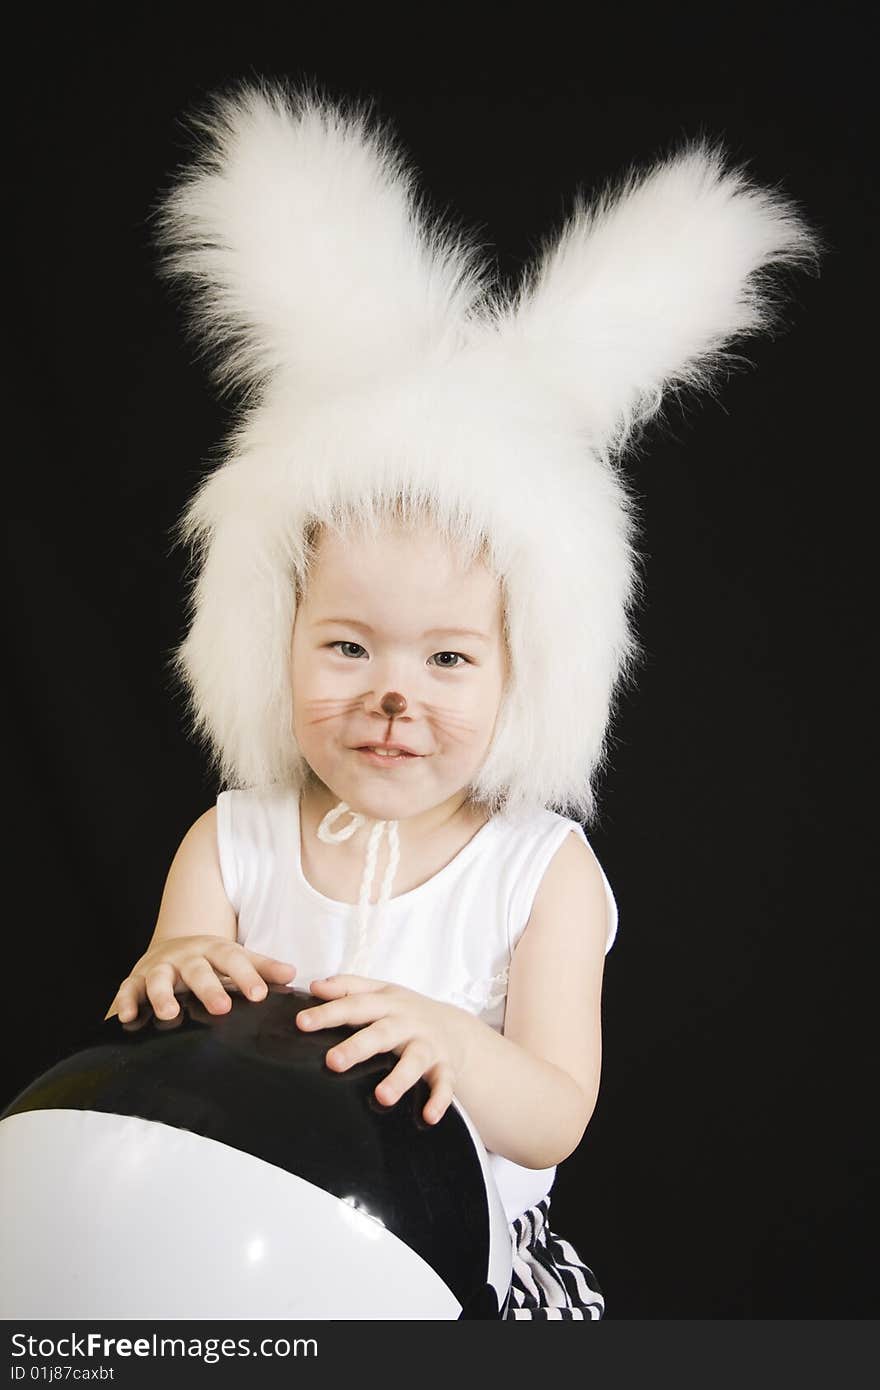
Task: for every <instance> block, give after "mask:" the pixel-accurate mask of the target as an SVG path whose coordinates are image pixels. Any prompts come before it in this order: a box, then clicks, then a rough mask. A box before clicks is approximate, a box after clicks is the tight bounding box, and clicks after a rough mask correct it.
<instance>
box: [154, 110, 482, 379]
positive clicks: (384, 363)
mask: <svg viewBox="0 0 880 1390" xmlns="http://www.w3.org/2000/svg"><path fill="white" fill-rule="evenodd" d="M191 124H192V126H193V127H194V128H195V130H196V131H197V132H199V135H200V139H199V143H198V149H197V157H196V159H195V161H194V162H193V164H192V165H190V166H189V167H188V168H187V170H186V171H185V172H184V173H183V174H182V176H181V177H180V178H179V179H178V181H177V182H176V184H175V185H174V187H173V188H172V189H171V191H170V192H169V193H168V194H166V195H165V197H164V198H163V200H162V201H161V203H160V204H159V205H158V207H157V208H156V209H155V210H154V213H153V217H154V221H155V226H156V240H157V244H158V246H159V248H160V250H161V252H162V259H161V261H160V265H159V273H160V274H163V275H165V276H167V277H172V278H174V277H177V278H179V279H184V280H187V281H188V282H189V285H190V288H191V290H194V301H195V302H194V310H193V312H192V315H191V326H192V327H193V328H194V329H195V330H196V332H197V333H198V335H199V336H201V338H202V339H203V341H204V344H205V347H206V348H212V347H222V348H223V349H224V351H223V353H222V354H220V353H218V354H215V355H214V360H213V373H214V376H215V378H216V379H217V381H218V382H219V383H220V385H221V386H236V385H237V386H245V387H254V386H255V385H257V384H259V383H265V382H266V381H267V379H269V378H272V377H278V376H279V375H282V374H283V375H284V376H285V378H286V385H287V387H288V388H289V389H290V390H292V391H296V389H297V387H300V388H302V389H304V390H305V391H306V392H307V393H308V394H309V395H314V394H316V393H317V394H320V393H321V392H322V391H323V389H324V388H326V387H328V386H329V387H330V388H331V389H332V388H334V387H337V386H345V385H346V383H347V382H348V383H354V382H356V381H357V380H359V379H362V378H363V377H365V376H367V375H371V376H372V375H375V374H380V373H382V372H383V371H389V372H390V371H395V370H400V369H401V368H402V367H405V366H407V365H412V364H413V362H414V361H417V360H418V358H419V356H420V355H421V354H423V353H425V352H431V351H433V350H436V349H437V348H438V347H439V348H440V349H441V351H442V350H443V347H444V344H445V343H446V342H447V341H449V342H450V343H451V345H452V346H454V345H455V343H456V342H457V339H458V335H459V333H460V323H461V320H462V319H463V317H464V316H465V314H466V313H467V311H468V310H469V308H470V306H471V305H472V304H473V303H474V301H475V300H476V299H477V297H478V296H479V295H480V293H481V291H482V286H483V279H484V275H485V274H486V270H485V267H484V266H483V265H482V264H480V263H479V262H480V256H479V252H478V250H477V248H476V247H475V246H472V245H469V244H468V243H467V241H466V240H465V238H464V237H463V236H462V235H461V234H453V233H452V232H450V231H446V230H444V229H443V228H442V227H441V226H439V225H438V223H437V221H436V219H434V220H431V221H428V219H426V218H422V216H421V215H420V211H419V208H418V205H417V201H416V195H415V193H414V191H413V174H412V172H411V171H410V170H409V169H407V168H406V166H405V163H404V159H403V156H402V155H401V153H400V152H399V150H398V149H397V148H396V147H395V145H394V142H393V137H392V136H391V135H390V134H389V133H388V132H387V130H385V129H383V128H382V127H381V126H380V125H379V124H378V123H376V122H373V123H371V121H370V117H369V107H368V106H357V105H354V106H353V107H352V108H351V110H350V111H348V112H347V111H345V110H344V108H343V107H342V106H341V105H340V104H339V103H338V102H331V101H330V100H328V99H326V98H323V97H321V96H319V95H318V94H317V93H316V92H315V91H314V90H312V89H308V88H301V89H296V90H292V89H289V88H286V87H285V86H283V85H281V84H274V85H273V84H271V83H260V84H259V85H258V86H247V85H242V86H240V87H238V88H237V89H235V90H234V91H233V92H232V94H231V95H226V94H220V95H215V96H214V97H213V98H211V99H209V104H208V106H207V107H206V108H205V109H204V110H202V111H201V112H199V113H198V114H196V115H194V116H192V117H191Z"/></svg>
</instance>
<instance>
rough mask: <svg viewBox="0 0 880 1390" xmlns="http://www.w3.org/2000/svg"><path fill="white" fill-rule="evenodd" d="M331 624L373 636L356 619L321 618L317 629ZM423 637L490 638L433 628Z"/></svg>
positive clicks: (462, 629)
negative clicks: (354, 628) (353, 628)
mask: <svg viewBox="0 0 880 1390" xmlns="http://www.w3.org/2000/svg"><path fill="white" fill-rule="evenodd" d="M331 623H336V624H338V625H339V626H341V627H357V628H360V630H361V632H368V633H369V634H370V636H371V637H372V636H373V629H372V628H371V627H370V625H369V624H368V623H359V622H358V621H357V619H356V618H321V619H320V620H319V621H318V622H317V623H315V627H329V626H330V624H331ZM422 636H423V637H476V639H477V640H478V641H479V642H488V641H489V636H488V633H485V632H477V631H476V629H475V628H471V627H432V628H431V629H430V630H429V631H428V632H423V633H422Z"/></svg>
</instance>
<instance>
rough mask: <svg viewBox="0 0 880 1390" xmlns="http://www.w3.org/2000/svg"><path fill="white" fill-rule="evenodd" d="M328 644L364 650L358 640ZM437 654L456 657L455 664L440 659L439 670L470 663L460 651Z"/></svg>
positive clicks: (452, 669)
mask: <svg viewBox="0 0 880 1390" xmlns="http://www.w3.org/2000/svg"><path fill="white" fill-rule="evenodd" d="M329 646H330V647H331V649H332V648H334V647H355V648H357V651H358V652H363V651H364V648H363V647H362V646H361V644H360V643H359V642H346V641H344V640H340V641H339V642H330V643H329ZM347 655H349V654H348V653H346V652H340V656H347ZM438 656H451V657H455V658H457V660H456V662H455V665H452V664H451V663H450V662H446V661H441V662H440V670H441V671H456V670H458V667H459V665H460V663H461V662H464V663H465V664H466V665H470V658H469V657H467V656H463V655H462V653H461V652H435V653H434V657H438ZM434 657H432V658H431V660H432V661H433V660H434Z"/></svg>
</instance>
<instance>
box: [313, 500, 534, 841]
mask: <svg viewBox="0 0 880 1390" xmlns="http://www.w3.org/2000/svg"><path fill="white" fill-rule="evenodd" d="M331 619H332V620H333V621H331ZM340 620H342V621H340ZM453 628H468V629H472V630H473V631H475V632H476V633H480V634H482V636H470V635H468V636H465V635H462V634H461V633H454V632H452V631H451V630H450V629H453ZM291 657H292V663H291V674H292V691H293V727H294V733H295V735H296V739H297V742H298V744H299V747H300V750H301V752H302V754H303V756H304V758H305V759H306V761H307V762H308V764H309V766H310V767H311V768H312V770H313V771H314V772H315V773H316V775H317V776H318V777H319V778H320V779H321V781H322V782H323V783H324V784H325V785H326V786H327V787H328V788H329V789H330V790H331V791H332V792H333V793H334V794H335V795H336V796H337V797H338V798H339V799H340V800H344V801H347V802H348V804H349V805H350V806H351V807H352V809H353V810H357V811H360V812H361V813H362V814H364V815H367V816H371V817H373V818H374V819H377V820H398V819H404V818H407V817H410V816H415V815H418V814H419V813H420V812H423V811H426V810H429V809H432V808H435V807H439V806H441V805H443V804H444V803H447V802H449V803H452V802H453V801H454V802H455V805H456V807H457V805H458V804H460V803H461V800H462V793H463V790H464V789H465V788H466V786H467V784H468V783H469V782H470V780H471V778H472V777H473V776H474V774H475V773H476V772H477V771H478V769H479V767H480V765H481V763H482V762H483V759H484V758H485V756H486V753H487V752H488V750H489V745H490V743H491V741H492V734H493V732H494V728H495V720H496V717H497V714H498V710H499V707H500V704H501V697H502V693H503V690H504V682H505V678H506V674H507V660H506V650H505V643H504V636H503V608H502V597H501V587H500V585H499V583H498V581H497V579H496V578H495V577H494V576H493V575H492V574H491V572H490V571H489V570H488V569H487V568H486V567H485V565H484V564H483V563H482V562H477V564H475V565H474V566H473V567H472V568H471V569H470V570H469V571H463V570H462V568H461V566H460V562H457V561H456V558H455V556H454V555H453V554H452V553H451V552H450V551H449V549H448V548H447V546H446V545H445V543H444V542H443V541H442V539H441V538H440V537H439V535H437V533H436V532H434V531H432V530H429V529H419V530H415V531H407V530H405V529H403V528H401V527H399V526H397V525H394V524H392V525H389V526H388V527H387V528H385V529H384V530H383V531H382V532H381V533H380V535H379V536H378V537H376V538H374V539H370V538H367V537H364V538H358V539H356V540H354V539H352V540H348V541H343V540H341V539H340V537H339V536H338V535H336V534H335V533H333V532H328V531H324V532H323V533H322V535H321V539H320V543H319V547H318V552H317V556H316V558H315V561H314V564H313V567H312V571H311V576H310V580H309V588H308V593H307V594H306V596H305V598H304V600H303V601H302V602H301V603H300V605H299V607H298V609H297V614H296V620H295V622H294V629H293V640H292V651H291ZM388 692H394V693H397V694H398V695H402V696H403V697H404V699H405V700H406V708H405V710H404V711H403V713H401V714H398V715H396V716H395V718H394V720H393V723H392V724H391V728H390V729H389V719H388V715H387V714H386V713H384V712H383V710H382V699H383V697H384V696H385V695H386V694H387V693H388ZM385 742H388V743H390V744H394V743H399V744H403V745H404V746H406V747H407V748H411V749H413V750H414V751H415V752H416V753H417V754H419V755H420V756H419V757H412V758H398V759H388V760H387V766H386V764H385V763H383V764H382V765H381V766H378V767H377V766H375V759H373V758H370V757H368V756H365V755H364V754H363V753H361V752H359V751H358V750H359V749H360V748H362V747H363V746H364V745H365V744H381V743H385Z"/></svg>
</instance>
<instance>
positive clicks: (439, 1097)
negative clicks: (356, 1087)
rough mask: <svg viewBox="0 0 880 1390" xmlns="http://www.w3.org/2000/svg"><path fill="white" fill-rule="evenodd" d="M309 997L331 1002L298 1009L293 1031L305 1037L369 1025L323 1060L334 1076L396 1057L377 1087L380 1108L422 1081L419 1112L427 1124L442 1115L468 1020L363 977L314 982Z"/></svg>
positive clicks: (449, 1009) (424, 998)
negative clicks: (424, 1093) (425, 1086)
mask: <svg viewBox="0 0 880 1390" xmlns="http://www.w3.org/2000/svg"><path fill="white" fill-rule="evenodd" d="M309 989H310V991H311V993H312V994H315V995H317V996H318V998H319V999H320V998H322V997H326V998H327V999H328V1000H331V1001H332V1002H330V1003H327V1004H320V1005H318V1007H317V1008H312V1009H301V1010H300V1012H299V1013H298V1014H297V1016H296V1022H297V1026H298V1027H299V1028H302V1029H304V1030H305V1031H307V1032H312V1031H313V1030H314V1029H316V1028H336V1027H339V1026H340V1025H342V1024H346V1023H352V1024H355V1023H369V1024H370V1025H371V1027H369V1028H362V1029H361V1030H360V1032H358V1033H352V1035H351V1037H349V1038H346V1040H345V1042H343V1043H337V1045H336V1046H335V1047H332V1048H331V1049H330V1051H329V1052H328V1053H327V1055H326V1057H325V1059H324V1060H325V1061H326V1062H327V1064H328V1066H330V1067H332V1068H333V1070H334V1071H345V1070H346V1069H347V1068H348V1067H350V1066H352V1065H353V1064H354V1063H355V1062H363V1061H365V1060H366V1059H367V1058H368V1057H374V1056H375V1055H376V1053H377V1052H396V1053H397V1055H398V1056H399V1057H400V1061H399V1062H398V1063H397V1066H396V1067H394V1069H393V1070H392V1071H391V1072H389V1074H388V1076H386V1078H385V1080H384V1081H382V1082H380V1084H379V1085H378V1086H377V1087H376V1090H375V1093H374V1094H375V1096H376V1099H377V1100H378V1101H380V1102H381V1103H382V1104H383V1105H394V1103H395V1102H396V1101H398V1100H399V1099H400V1097H401V1096H402V1095H403V1093H404V1092H405V1091H408V1090H409V1088H410V1086H414V1085H415V1083H416V1082H417V1081H418V1080H419V1078H420V1077H421V1076H424V1078H425V1080H426V1081H427V1082H428V1083H429V1085H430V1087H431V1094H430V1096H429V1097H428V1100H427V1102H426V1104H425V1108H424V1110H423V1111H422V1115H423V1117H424V1119H425V1120H426V1121H427V1122H428V1124H436V1123H437V1121H438V1120H441V1119H442V1118H443V1116H444V1115H445V1114H446V1111H447V1109H448V1107H449V1103H450V1101H451V1100H452V1096H453V1093H454V1091H455V1086H456V1082H457V1080H458V1077H459V1076H460V1074H461V1072H462V1069H463V1067H464V1063H465V1051H466V1037H467V1034H466V1029H465V1026H464V1025H465V1024H466V1022H467V1015H465V1013H464V1012H463V1010H461V1009H457V1008H455V1006H454V1005H452V1004H444V1003H441V1002H440V1001H439V1000H437V999H429V998H428V997H427V996H426V995H424V994H418V993H416V991H415V990H412V989H404V987H403V986H402V985H393V984H386V983H385V982H384V981H383V980H368V979H365V978H364V977H363V976H362V975H332V976H331V977H330V978H329V979H327V980H313V981H312V983H311V984H310V985H309Z"/></svg>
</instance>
